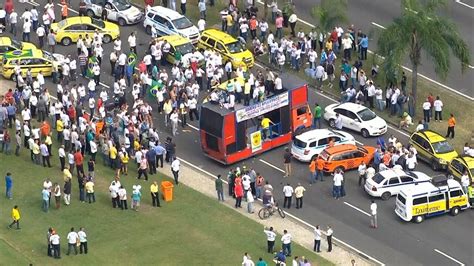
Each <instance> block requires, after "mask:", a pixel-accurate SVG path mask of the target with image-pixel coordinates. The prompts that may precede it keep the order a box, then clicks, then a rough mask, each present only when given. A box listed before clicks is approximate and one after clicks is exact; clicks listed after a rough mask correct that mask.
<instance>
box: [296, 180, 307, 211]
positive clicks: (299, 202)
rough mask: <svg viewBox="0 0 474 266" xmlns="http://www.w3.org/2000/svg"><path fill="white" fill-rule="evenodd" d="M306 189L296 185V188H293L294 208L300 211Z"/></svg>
mask: <svg viewBox="0 0 474 266" xmlns="http://www.w3.org/2000/svg"><path fill="white" fill-rule="evenodd" d="M305 191H306V189H305V188H304V187H303V186H302V185H301V184H300V183H298V186H297V187H296V188H295V198H296V208H297V209H302V208H303V194H304V192H305Z"/></svg>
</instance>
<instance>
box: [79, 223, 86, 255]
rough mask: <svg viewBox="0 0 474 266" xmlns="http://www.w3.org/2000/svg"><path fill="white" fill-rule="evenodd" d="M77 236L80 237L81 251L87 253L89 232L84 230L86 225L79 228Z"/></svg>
mask: <svg viewBox="0 0 474 266" xmlns="http://www.w3.org/2000/svg"><path fill="white" fill-rule="evenodd" d="M77 236H78V237H79V242H80V246H79V253H80V254H82V252H84V254H87V234H86V232H85V231H84V227H81V228H80V229H79V232H77Z"/></svg>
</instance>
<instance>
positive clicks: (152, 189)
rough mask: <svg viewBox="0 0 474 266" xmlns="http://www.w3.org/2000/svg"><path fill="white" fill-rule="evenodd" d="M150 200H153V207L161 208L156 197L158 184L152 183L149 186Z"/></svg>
mask: <svg viewBox="0 0 474 266" xmlns="http://www.w3.org/2000/svg"><path fill="white" fill-rule="evenodd" d="M150 193H151V199H152V200H153V207H161V205H160V198H159V197H158V182H156V181H154V182H153V184H151V186H150Z"/></svg>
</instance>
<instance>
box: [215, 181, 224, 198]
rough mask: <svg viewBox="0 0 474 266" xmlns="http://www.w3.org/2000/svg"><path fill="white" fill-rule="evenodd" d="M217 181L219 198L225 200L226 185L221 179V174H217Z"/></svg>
mask: <svg viewBox="0 0 474 266" xmlns="http://www.w3.org/2000/svg"><path fill="white" fill-rule="evenodd" d="M215 183H216V191H217V200H218V201H224V185H223V182H222V179H221V175H217V179H216V181H215Z"/></svg>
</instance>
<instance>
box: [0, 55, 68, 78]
mask: <svg viewBox="0 0 474 266" xmlns="http://www.w3.org/2000/svg"><path fill="white" fill-rule="evenodd" d="M63 61H64V56H63V55H60V54H51V53H49V52H47V51H41V50H39V49H30V50H23V51H18V50H17V51H13V52H8V53H6V54H4V55H3V59H2V61H1V63H0V69H1V71H2V75H3V77H5V78H6V79H14V78H15V75H14V74H15V67H17V66H19V67H20V70H21V75H22V76H26V72H27V71H28V69H31V74H32V76H33V77H36V76H37V75H38V73H39V72H40V71H41V72H42V73H43V75H44V76H51V74H52V72H53V65H58V66H60V65H61V64H62V62H63Z"/></svg>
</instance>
